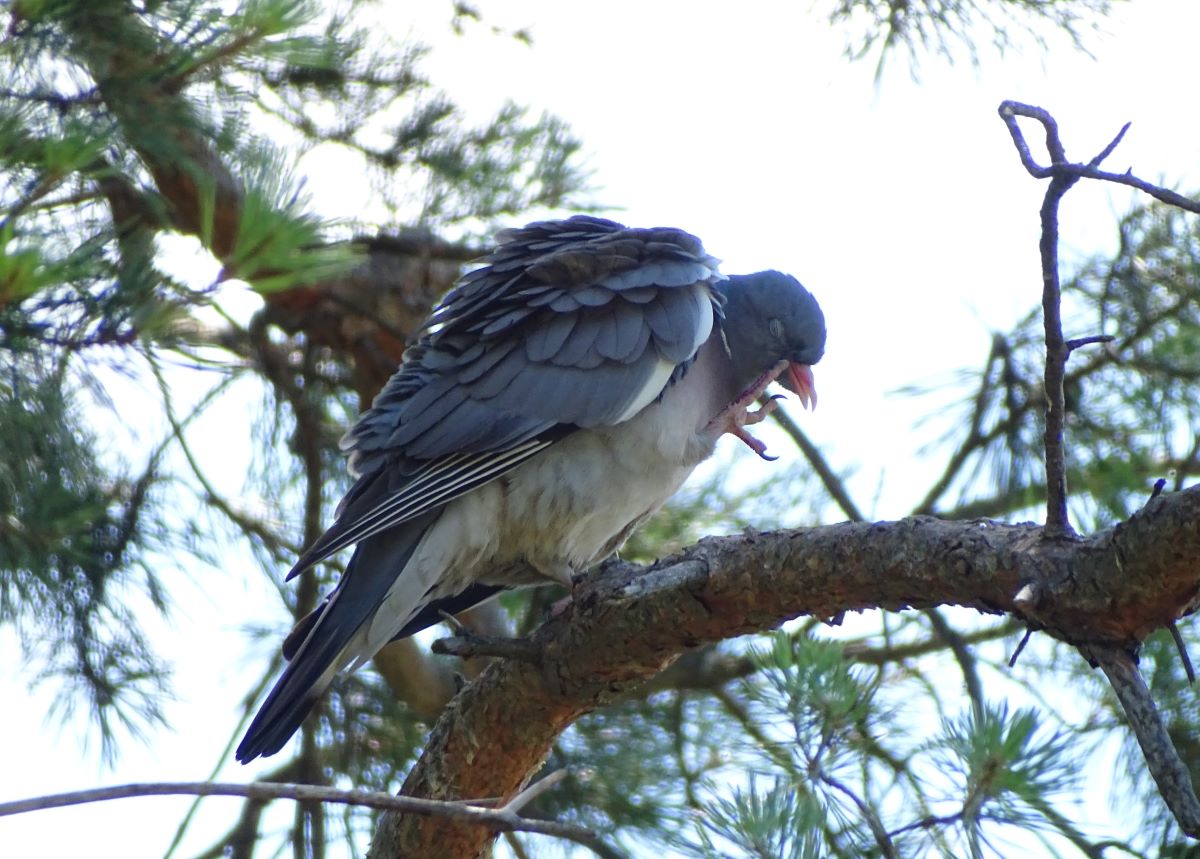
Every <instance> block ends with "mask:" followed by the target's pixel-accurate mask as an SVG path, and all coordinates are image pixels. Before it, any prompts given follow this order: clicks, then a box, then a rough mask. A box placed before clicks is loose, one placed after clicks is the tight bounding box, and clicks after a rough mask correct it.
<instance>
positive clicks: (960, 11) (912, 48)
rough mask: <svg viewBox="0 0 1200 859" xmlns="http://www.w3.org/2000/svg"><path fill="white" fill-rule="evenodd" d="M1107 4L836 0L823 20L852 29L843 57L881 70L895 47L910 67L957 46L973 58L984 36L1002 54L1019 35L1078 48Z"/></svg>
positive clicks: (1100, 0) (949, 54) (1101, 0)
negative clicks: (1054, 38)
mask: <svg viewBox="0 0 1200 859" xmlns="http://www.w3.org/2000/svg"><path fill="white" fill-rule="evenodd" d="M1112 6H1113V0H996V2H983V0H918V2H910V0H837V2H836V4H835V5H834V7H833V9H832V11H831V12H830V13H829V19H830V21H831V22H832V23H834V24H836V25H842V26H848V27H850V28H852V29H853V30H854V31H856V35H855V36H853V37H852V41H851V44H850V45H849V46H848V47H847V49H846V53H847V55H848V56H849V57H851V58H853V59H862V58H863V57H866V56H869V55H871V54H877V55H878V57H879V67H880V69H882V66H883V63H884V61H885V60H886V59H887V58H888V57H889V56H891V55H892V54H894V53H895V52H896V51H897V50H900V49H903V50H904V51H905V52H906V53H907V54H908V59H909V60H910V62H912V63H914V66H915V63H916V62H917V61H918V60H919V59H920V58H921V57H922V56H924V55H926V54H931V53H932V54H939V55H941V56H942V57H944V58H946V59H948V60H952V59H953V58H954V56H955V53H956V52H957V51H959V50H962V51H966V53H967V55H968V56H969V57H970V58H971V60H972V61H975V60H977V58H978V54H979V45H980V42H983V41H985V40H990V41H991V47H992V48H994V49H995V50H996V51H999V52H1001V53H1003V52H1004V50H1006V49H1007V48H1010V47H1013V46H1015V45H1016V44H1017V43H1018V42H1019V41H1020V40H1021V39H1022V38H1025V39H1028V38H1033V39H1034V40H1036V41H1037V42H1038V43H1040V44H1041V45H1042V46H1043V47H1045V42H1046V37H1047V36H1048V35H1051V34H1053V35H1065V36H1067V37H1068V38H1069V39H1070V40H1071V41H1072V42H1074V44H1075V47H1076V48H1080V49H1082V48H1083V47H1084V37H1085V34H1086V32H1087V31H1089V30H1093V29H1095V27H1096V25H1097V22H1098V21H1099V19H1100V18H1101V17H1103V16H1104V15H1107V14H1108V13H1109V12H1110V11H1111V9H1112Z"/></svg>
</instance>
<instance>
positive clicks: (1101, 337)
mask: <svg viewBox="0 0 1200 859" xmlns="http://www.w3.org/2000/svg"><path fill="white" fill-rule="evenodd" d="M1116 339H1117V338H1116V337H1114V336H1113V335H1111V334H1093V335H1092V336H1091V337H1075V338H1072V339H1071V340H1068V341H1067V351H1068V352H1074V351H1075V350H1076V349H1079V348H1080V347H1082V346H1089V345H1091V344H1092V343H1111V342H1113V341H1114V340H1116Z"/></svg>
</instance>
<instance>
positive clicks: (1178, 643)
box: [1167, 623, 1196, 686]
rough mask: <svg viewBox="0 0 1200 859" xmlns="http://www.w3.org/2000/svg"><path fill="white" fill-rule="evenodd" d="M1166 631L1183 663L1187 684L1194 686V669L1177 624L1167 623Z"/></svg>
mask: <svg viewBox="0 0 1200 859" xmlns="http://www.w3.org/2000/svg"><path fill="white" fill-rule="evenodd" d="M1167 629H1168V630H1170V631H1171V640H1172V641H1174V642H1175V649H1176V650H1177V651H1178V652H1179V659H1180V661H1182V662H1183V670H1184V672H1185V673H1186V674H1187V679H1188V683H1189V684H1190V685H1192V686H1195V685H1196V669H1195V668H1193V667H1192V658H1191V657H1190V656H1188V652H1187V644H1185V643H1184V640H1183V635H1182V634H1181V633H1180V632H1179V624H1177V623H1169V624H1167Z"/></svg>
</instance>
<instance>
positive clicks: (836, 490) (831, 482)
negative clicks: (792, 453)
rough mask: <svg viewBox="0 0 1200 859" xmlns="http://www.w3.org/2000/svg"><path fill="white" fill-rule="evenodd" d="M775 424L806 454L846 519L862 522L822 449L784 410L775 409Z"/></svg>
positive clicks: (764, 399) (763, 398)
mask: <svg viewBox="0 0 1200 859" xmlns="http://www.w3.org/2000/svg"><path fill="white" fill-rule="evenodd" d="M766 400H767V398H766V397H765V395H764V396H763V397H762V398H760V400H759V402H760V403H765V402H766ZM772 415H773V416H774V418H775V422H776V423H778V424H779V425H780V426H781V427H783V431H784V432H786V433H787V434H788V435H789V436H791V437H792V441H794V442H795V443H796V447H798V448H800V451H801V452H802V453H803V454H804V457H805V459H807V460H808V461H809V464H810V465H812V467H813V471H815V472H816V473H817V476H818V477H820V478H821V483H823V484H824V485H825V489H826V491H827V492H829V496H830V497H831V498H832V499H833V500H834V502H835V503H836V504H837V506H838V507H840V508H842V512H843V513H845V514H846V518H847V519H849V520H850V521H851V522H862V521H863V520H864V516H863V515H862V512H861V511H860V510H859V509H858V505H856V504H855V503H854V499H853V498H851V497H850V493H849V491H848V490H847V489H846V484H845V483H843V482H842V479H841V478H840V477H838V476H837V474H836V473H835V472H834V470H833V469H832V468H830V467H829V463H828V462H826V461H825V457H824V455H822V453H821V451H820V449H819V448H818V447H817V446H816V445H815V444H813V443H812V441H811V440H810V439H809V437H808V435H807V434H806V433H805V432H804V430H802V429H801V428H800V425H799V424H798V423H796V422H795V421H794V420H793V419H792V416H791V415H789V414H788V413H787V412H785V411H784V410H783V409H778V408H777V409H775V411H774V412H772Z"/></svg>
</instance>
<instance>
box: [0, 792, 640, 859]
mask: <svg viewBox="0 0 1200 859" xmlns="http://www.w3.org/2000/svg"><path fill="white" fill-rule="evenodd" d="M559 778H560V779H561V776H559ZM547 780H550V779H549V778H548V779H543V781H547ZM540 784H541V783H540V782H539V785H540ZM552 784H553V782H552ZM535 787H536V786H535ZM543 789H544V788H543ZM141 796H240V797H243V798H246V799H253V800H260V801H269V800H274V799H292V800H297V801H300V802H335V803H340V804H342V805H362V806H366V807H367V808H380V809H390V810H394V811H403V812H405V813H407V814H419V815H426V816H431V817H443V818H446V819H448V820H454V821H457V822H460V823H474V824H478V825H479V826H483V827H486V828H488V829H492V830H495V831H498V832H533V833H536V834H538V835H550V836H553V837H555V838H562V839H564V840H566V841H571V842H573V843H575V844H579V845H581V846H583V847H587V848H588V849H589V850H591V851H592V852H593V853H595V854H596V855H597V856H602V857H605V859H619V857H623V856H624V854H623V853H621V852H620V851H619V850H617V849H615V848H613V847H610V846H609V845H607V844H604V843H603V842H601V841H600V840H599V838H597V836H596V835H595V834H594V833H593V832H591V831H590V830H587V829H584V828H583V827H581V826H574V825H571V824H567V823H559V822H557V821H553V820H534V819H531V818H527V817H520V816H518V815H517V814H516V813H515V812H513V811H510V810H508V809H507V808H504V809H499V810H495V809H490V808H480V807H479V806H475V805H469V804H463V803H458V802H442V801H439V800H435V799H421V798H418V797H413V796H392V795H391V794H388V793H375V792H368V791H360V790H335V789H334V788H328V787H318V786H316V785H311V784H274V783H266V782H254V783H252V784H230V783H227V782H208V781H201V782H143V783H134V784H122V785H115V786H113V787H98V788H92V789H90V790H78V791H72V792H71V793H59V794H52V795H50V796H39V797H33V798H31V799H20V800H16V801H14V802H4V803H0V817H6V816H8V815H12V814H25V813H28V812H30V811H43V810H45V809H50V808H64V807H66V806H70V805H83V804H85V803H89V802H105V801H107V800H110V799H127V798H130V797H141Z"/></svg>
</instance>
